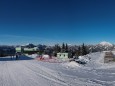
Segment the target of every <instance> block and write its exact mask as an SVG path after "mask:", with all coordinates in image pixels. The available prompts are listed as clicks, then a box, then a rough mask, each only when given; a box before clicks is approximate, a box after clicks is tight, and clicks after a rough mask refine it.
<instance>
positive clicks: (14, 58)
mask: <svg viewBox="0 0 115 86" xmlns="http://www.w3.org/2000/svg"><path fill="white" fill-rule="evenodd" d="M32 59H33V58H31V57H27V56H20V57H19V58H18V59H17V60H32ZM17 60H16V57H11V56H7V57H0V61H17Z"/></svg>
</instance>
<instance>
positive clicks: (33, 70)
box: [0, 52, 115, 86]
mask: <svg viewBox="0 0 115 86" xmlns="http://www.w3.org/2000/svg"><path fill="white" fill-rule="evenodd" d="M88 57H91V61H89V62H88V64H86V65H85V66H83V65H78V64H76V63H74V62H72V63H70V62H67V63H48V62H40V61H37V60H31V59H30V60H19V61H15V60H13V61H0V86H115V63H110V64H104V63H103V58H104V52H102V53H100V52H98V53H92V54H89V55H88Z"/></svg>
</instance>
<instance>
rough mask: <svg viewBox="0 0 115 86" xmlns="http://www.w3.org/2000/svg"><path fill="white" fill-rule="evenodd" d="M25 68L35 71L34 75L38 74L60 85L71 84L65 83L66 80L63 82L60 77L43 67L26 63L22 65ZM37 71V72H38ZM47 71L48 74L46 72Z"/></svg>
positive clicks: (66, 85)
mask: <svg viewBox="0 0 115 86" xmlns="http://www.w3.org/2000/svg"><path fill="white" fill-rule="evenodd" d="M22 64H23V65H24V66H26V67H27V68H29V69H30V70H31V71H33V72H34V73H36V74H37V75H38V76H40V77H43V78H45V79H47V80H50V81H53V82H56V83H58V84H60V85H64V86H70V85H69V84H67V82H65V81H64V80H62V79H61V78H59V77H56V74H55V75H53V73H51V71H50V70H49V69H47V68H45V67H43V66H41V65H39V66H38V64H37V65H33V64H31V63H30V62H27V61H25V62H24V63H22ZM36 69H37V70H36ZM46 71H47V72H46ZM48 71H50V72H48Z"/></svg>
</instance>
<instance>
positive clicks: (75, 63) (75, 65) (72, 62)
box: [64, 61, 80, 68]
mask: <svg viewBox="0 0 115 86" xmlns="http://www.w3.org/2000/svg"><path fill="white" fill-rule="evenodd" d="M64 65H65V66H67V67H72V68H77V67H80V65H79V64H78V63H77V62H75V61H71V62H68V63H65V64H64Z"/></svg>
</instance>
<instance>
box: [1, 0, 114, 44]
mask: <svg viewBox="0 0 115 86" xmlns="http://www.w3.org/2000/svg"><path fill="white" fill-rule="evenodd" d="M114 3H115V1H114V0H0V44H26V43H35V44H39V43H43V44H49V45H50V44H55V43H63V42H65V43H70V44H81V43H83V42H84V43H86V44H96V43H99V42H101V41H109V42H111V43H115V39H114V37H115V5H114Z"/></svg>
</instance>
